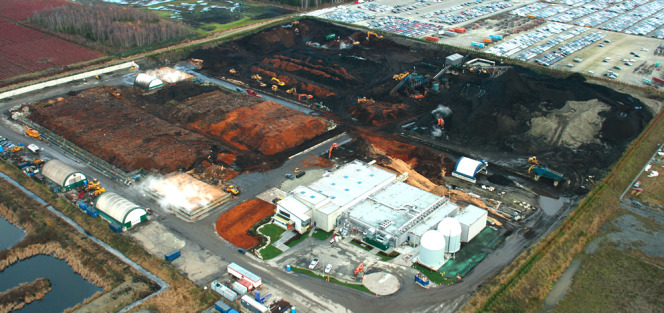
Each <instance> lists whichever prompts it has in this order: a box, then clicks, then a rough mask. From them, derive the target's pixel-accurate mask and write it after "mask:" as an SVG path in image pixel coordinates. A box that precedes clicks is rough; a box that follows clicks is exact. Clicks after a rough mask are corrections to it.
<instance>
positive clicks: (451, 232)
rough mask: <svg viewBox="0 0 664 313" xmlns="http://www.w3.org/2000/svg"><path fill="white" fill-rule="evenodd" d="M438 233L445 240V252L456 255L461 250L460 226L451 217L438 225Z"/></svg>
mask: <svg viewBox="0 0 664 313" xmlns="http://www.w3.org/2000/svg"><path fill="white" fill-rule="evenodd" d="M438 231H439V232H441V233H442V234H443V238H444V239H445V252H446V253H456V252H457V251H459V249H460V248H461V224H459V221H457V220H455V219H454V218H452V217H446V218H444V219H443V220H442V221H440V224H438Z"/></svg>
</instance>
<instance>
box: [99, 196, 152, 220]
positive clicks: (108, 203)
mask: <svg viewBox="0 0 664 313" xmlns="http://www.w3.org/2000/svg"><path fill="white" fill-rule="evenodd" d="M95 207H96V208H97V209H98V210H100V211H102V212H104V213H105V214H106V215H108V216H110V217H111V218H113V219H114V220H116V221H118V222H120V223H122V224H125V223H127V220H126V219H127V216H128V215H129V213H131V212H132V211H134V210H142V211H143V213H146V212H145V210H144V209H143V208H141V207H140V206H139V205H138V204H136V203H133V202H131V201H129V200H127V198H125V197H123V196H121V195H119V194H117V193H115V192H109V191H107V192H104V193H102V194H101V195H100V196H99V197H97V200H95Z"/></svg>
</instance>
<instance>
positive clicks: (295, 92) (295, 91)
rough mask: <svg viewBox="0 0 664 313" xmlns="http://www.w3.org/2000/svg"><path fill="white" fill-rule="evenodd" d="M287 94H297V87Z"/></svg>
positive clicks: (289, 90)
mask: <svg viewBox="0 0 664 313" xmlns="http://www.w3.org/2000/svg"><path fill="white" fill-rule="evenodd" d="M286 93H290V94H297V89H296V88H295V87H293V88H291V89H288V90H286Z"/></svg>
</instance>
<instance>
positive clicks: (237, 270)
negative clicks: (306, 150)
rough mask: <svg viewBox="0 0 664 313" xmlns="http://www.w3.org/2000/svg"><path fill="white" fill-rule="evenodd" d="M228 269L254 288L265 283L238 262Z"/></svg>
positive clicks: (230, 265)
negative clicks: (247, 281)
mask: <svg viewBox="0 0 664 313" xmlns="http://www.w3.org/2000/svg"><path fill="white" fill-rule="evenodd" d="M302 173H304V171H301V172H300V173H298V175H299V174H302ZM298 177H299V176H298ZM227 270H228V273H229V274H231V275H233V276H235V277H237V278H238V279H242V278H246V279H247V280H249V281H250V282H251V284H252V285H253V286H254V288H259V287H260V286H261V285H262V284H263V282H262V280H261V278H260V277H259V276H258V275H256V274H254V273H252V272H250V271H248V270H247V269H245V268H244V267H242V266H239V265H237V264H236V263H231V264H228V267H227Z"/></svg>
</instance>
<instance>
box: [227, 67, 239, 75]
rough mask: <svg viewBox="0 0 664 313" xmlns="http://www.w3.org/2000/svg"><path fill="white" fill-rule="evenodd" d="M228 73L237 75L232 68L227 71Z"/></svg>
mask: <svg viewBox="0 0 664 313" xmlns="http://www.w3.org/2000/svg"><path fill="white" fill-rule="evenodd" d="M228 72H229V73H231V74H237V71H236V70H235V69H234V68H232V69H230V70H228Z"/></svg>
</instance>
